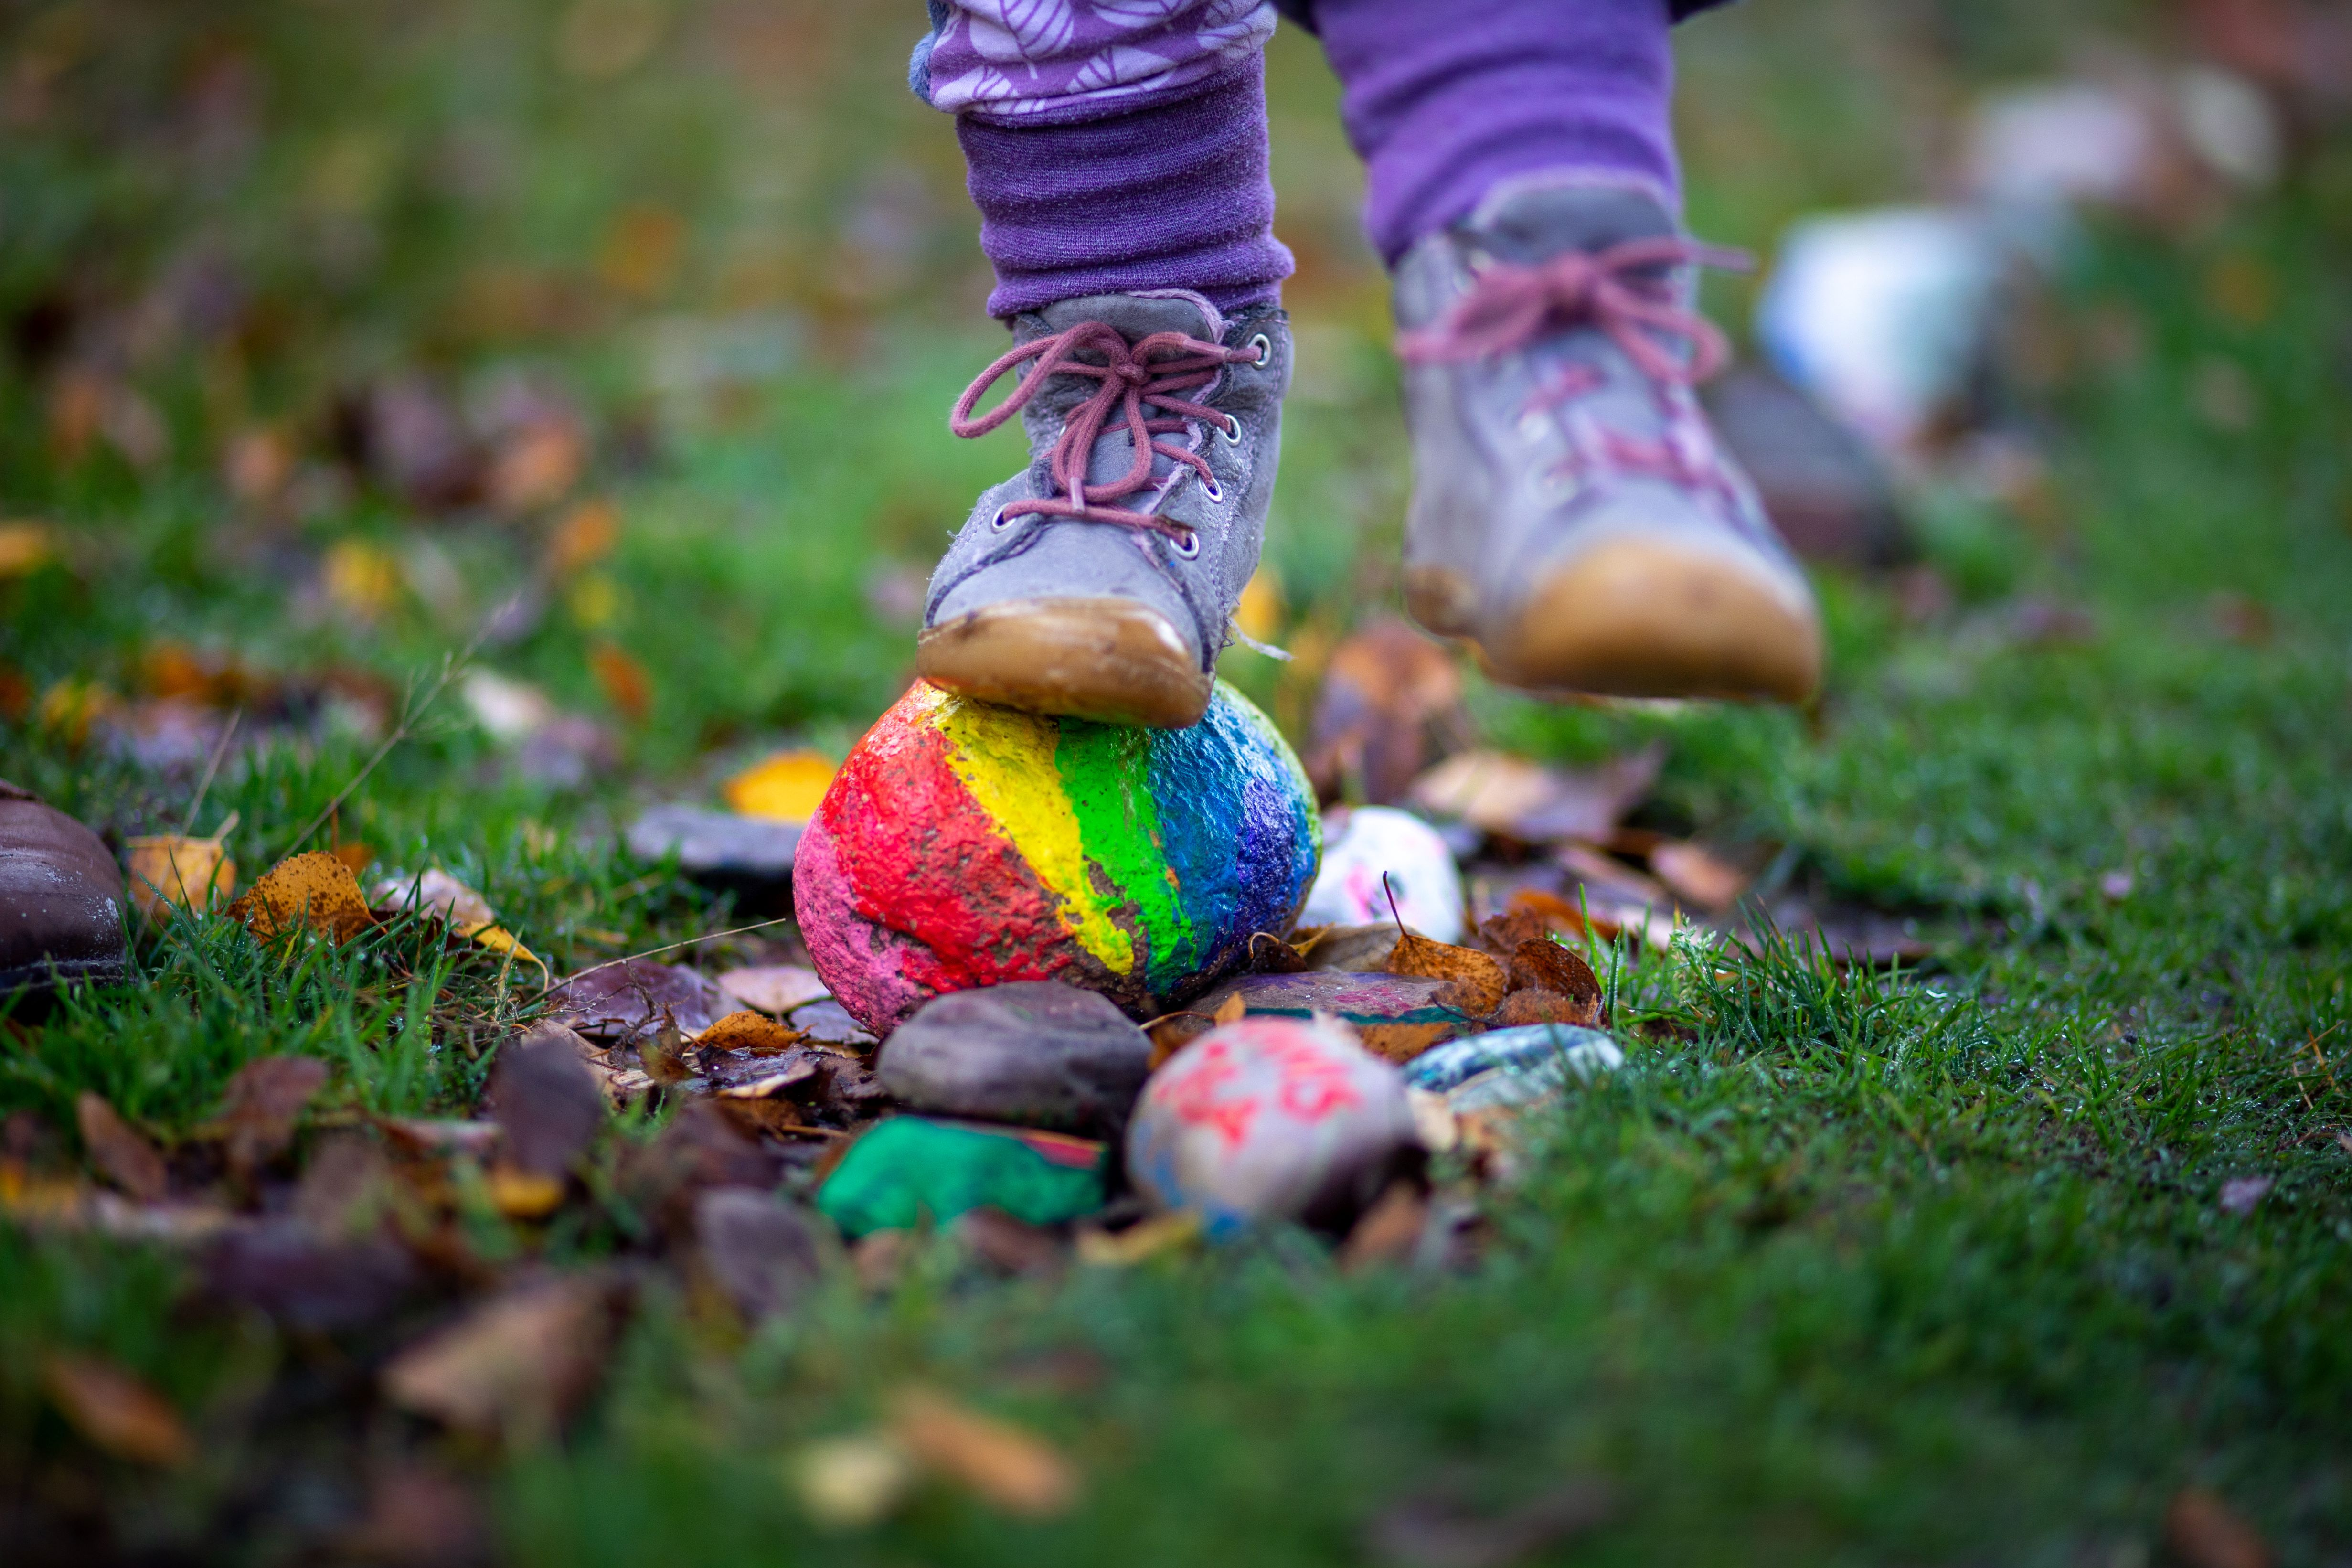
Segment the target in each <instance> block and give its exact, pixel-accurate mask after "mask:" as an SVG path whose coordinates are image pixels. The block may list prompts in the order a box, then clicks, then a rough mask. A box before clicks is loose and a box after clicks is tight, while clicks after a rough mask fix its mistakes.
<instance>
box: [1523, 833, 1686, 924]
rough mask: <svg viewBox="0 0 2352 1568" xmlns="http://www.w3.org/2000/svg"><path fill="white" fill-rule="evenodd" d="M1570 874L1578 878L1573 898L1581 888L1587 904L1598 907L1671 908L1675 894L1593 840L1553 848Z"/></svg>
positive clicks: (1572, 888)
mask: <svg viewBox="0 0 2352 1568" xmlns="http://www.w3.org/2000/svg"><path fill="white" fill-rule="evenodd" d="M1552 858H1554V859H1556V860H1558V861H1559V864H1560V866H1561V867H1562V868H1564V869H1565V870H1566V871H1567V872H1568V874H1569V875H1570V877H1573V878H1574V879H1576V881H1575V885H1574V886H1572V887H1571V888H1570V890H1569V895H1568V896H1569V900H1570V902H1574V901H1576V899H1577V896H1578V894H1579V893H1581V894H1582V897H1583V900H1584V902H1585V903H1586V904H1588V905H1590V906H1592V907H1595V908H1603V909H1607V908H1612V907H1616V908H1634V909H1652V910H1670V909H1672V908H1673V907H1674V902H1675V900H1674V895H1673V894H1671V893H1669V892H1667V891H1666V889H1665V887H1664V884H1663V883H1660V882H1658V881H1656V880H1655V879H1652V878H1649V877H1645V876H1643V874H1642V873H1641V872H1639V871H1636V870H1635V869H1633V867H1631V866H1628V865H1626V864H1625V863H1624V862H1623V861H1622V860H1620V859H1617V858H1614V857H1613V856H1610V855H1605V854H1603V853H1602V852H1601V851H1600V850H1598V849H1595V848H1593V847H1591V845H1589V844H1577V843H1570V844H1563V845H1561V846H1559V848H1558V849H1556V850H1555V851H1554V852H1553V857H1552Z"/></svg>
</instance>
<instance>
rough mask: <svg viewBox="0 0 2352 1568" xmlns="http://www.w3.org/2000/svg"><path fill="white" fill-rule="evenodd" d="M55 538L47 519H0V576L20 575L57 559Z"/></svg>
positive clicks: (34, 570)
mask: <svg viewBox="0 0 2352 1568" xmlns="http://www.w3.org/2000/svg"><path fill="white" fill-rule="evenodd" d="M57 553H58V546H57V537H56V535H54V534H53V533H51V532H50V531H49V525H48V524H47V523H46V522H33V521H25V520H19V521H15V522H0V578H8V577H22V576H24V575H26V574H28V573H31V572H36V571H38V570H39V569H40V568H42V567H43V566H46V565H47V564H48V563H50V562H51V561H54V560H55V559H57Z"/></svg>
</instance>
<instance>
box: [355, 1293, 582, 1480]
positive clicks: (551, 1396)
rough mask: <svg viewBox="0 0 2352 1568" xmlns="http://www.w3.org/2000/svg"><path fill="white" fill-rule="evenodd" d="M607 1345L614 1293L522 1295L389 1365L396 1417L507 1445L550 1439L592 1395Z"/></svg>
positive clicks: (471, 1316)
mask: <svg viewBox="0 0 2352 1568" xmlns="http://www.w3.org/2000/svg"><path fill="white" fill-rule="evenodd" d="M611 1337H612V1289H611V1286H610V1284H609V1282H608V1281H607V1280H606V1279H604V1277H603V1276H601V1275H595V1274H570V1275H563V1276H560V1277H558V1278H555V1279H546V1280H541V1281H539V1282H536V1283H533V1284H529V1285H524V1286H520V1287H518V1288H516V1289H511V1290H509V1291H508V1292H507V1293H506V1294H504V1295H501V1296H498V1297H495V1298H493V1299H492V1300H488V1301H487V1302H484V1303H483V1304H482V1305H480V1306H478V1307H476V1308H474V1309H473V1310H471V1311H469V1312H467V1314H466V1315H465V1316H464V1317H462V1318H460V1319H458V1320H457V1321H456V1322H454V1323H451V1324H449V1325H448V1326H447V1327H446V1328H443V1329H441V1330H439V1331H436V1332H435V1333H433V1334H430V1335H428V1336H427V1337H426V1338H425V1339H423V1340H421V1341H419V1342H416V1343H415V1344H413V1345H411V1346H409V1347H408V1348H407V1349H406V1350H404V1351H402V1352H400V1353H399V1354H398V1355H396V1356H394V1358H393V1360H392V1362H391V1363H390V1364H389V1365H387V1366H386V1367H385V1368H384V1370H383V1391H384V1395H385V1397H386V1398H388V1399H390V1400H391V1401H392V1403H393V1404H394V1405H398V1406H399V1407H400V1408H402V1409H404V1410H406V1411H409V1412H412V1413H413V1414H415V1415H426V1416H430V1417H432V1418H433V1419H435V1420H436V1421H440V1422H442V1423H444V1424H445V1425H446V1426H454V1427H457V1428H458V1429H460V1430H462V1431H467V1432H473V1433H477V1434H481V1435H485V1436H504V1437H506V1438H507V1439H508V1440H509V1442H530V1441H536V1440H540V1439H543V1438H546V1437H550V1436H553V1435H554V1433H555V1432H556V1430H557V1429H558V1428H559V1427H560V1426H562V1421H563V1418H564V1417H565V1416H566V1415H569V1414H570V1413H571V1412H572V1410H573V1409H574V1408H576V1407H577V1406H578V1405H579V1404H580V1402H581V1401H582V1400H583V1399H584V1398H585V1397H586V1396H587V1394H588V1393H589V1391H590V1390H591V1389H593V1387H594V1386H595V1384H596V1379H597V1377H598V1374H599V1373H601V1372H602V1370H603V1366H604V1349H605V1346H606V1344H607V1343H608V1342H610V1340H611Z"/></svg>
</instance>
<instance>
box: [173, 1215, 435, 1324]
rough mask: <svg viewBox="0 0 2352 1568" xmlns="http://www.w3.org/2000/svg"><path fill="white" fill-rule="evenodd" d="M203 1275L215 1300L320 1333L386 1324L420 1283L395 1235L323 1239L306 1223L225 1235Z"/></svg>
mask: <svg viewBox="0 0 2352 1568" xmlns="http://www.w3.org/2000/svg"><path fill="white" fill-rule="evenodd" d="M204 1277H205V1286H206V1288H207V1289H210V1291H211V1292H212V1294H213V1295H215V1296H216V1297H218V1298H220V1299H222V1300H227V1301H234V1302H237V1303H239V1304H242V1305H244V1306H248V1307H253V1308H257V1309H258V1310H261V1311H264V1312H267V1313H268V1314H269V1315H270V1316H271V1317H273V1318H275V1319H277V1320H278V1321H279V1322H280V1323H281V1324H284V1325H285V1326H286V1327H288V1328H291V1329H299V1330H303V1331H310V1332H314V1333H315V1332H332V1331H340V1330H344V1329H352V1328H358V1327H360V1326H362V1324H367V1323H373V1322H378V1321H382V1320H383V1319H384V1318H385V1317H387V1316H388V1315H390V1314H391V1313H392V1312H393V1311H394V1310H395V1309H396V1308H398V1307H399V1306H400V1305H401V1304H402V1302H404V1301H405V1300H407V1299H408V1297H409V1296H410V1294H411V1293H412V1292H413V1291H414V1290H415V1288H416V1286H417V1284H418V1282H419V1280H420V1278H421V1276H420V1273H419V1270H418V1268H417V1265H416V1261H415V1256H414V1255H413V1254H412V1253H411V1252H410V1251H409V1249H408V1248H407V1247H404V1246H402V1245H401V1244H400V1243H399V1242H397V1241H395V1240H394V1239H393V1238H392V1237H389V1236H385V1235H383V1234H381V1233H380V1232H379V1233H377V1234H373V1235H362V1236H349V1235H345V1236H334V1235H324V1234H321V1233H320V1231H319V1230H318V1229H316V1228H315V1227H313V1226H310V1225H309V1224H306V1223H304V1222H303V1221H301V1220H300V1219H266V1220H262V1221H259V1222H257V1223H256V1222H249V1221H248V1222H244V1223H240V1224H238V1225H236V1226H234V1227H231V1228H229V1229H227V1230H225V1231H224V1232H222V1233H221V1234H220V1235H219V1236H217V1237H215V1238H214V1240H213V1243H212V1245H211V1247H209V1248H208V1249H207V1250H206V1251H205V1255H204Z"/></svg>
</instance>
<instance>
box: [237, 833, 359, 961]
mask: <svg viewBox="0 0 2352 1568" xmlns="http://www.w3.org/2000/svg"><path fill="white" fill-rule="evenodd" d="M227 912H228V914H229V915H230V916H231V917H232V918H234V919H236V920H239V921H244V922H245V925H246V927H247V930H249V931H252V932H253V934H254V935H256V936H257V937H261V938H263V939H265V940H267V939H268V938H269V937H273V936H276V935H277V934H278V932H279V931H284V930H286V929H288V928H289V926H296V925H299V926H305V927H308V928H309V929H310V930H311V931H317V932H319V933H320V935H322V936H326V937H330V938H332V939H333V940H334V941H336V942H342V941H345V940H347V939H349V938H351V937H354V936H357V935H358V934H359V933H360V932H361V931H364V930H366V929H367V927H368V926H369V925H370V924H371V923H373V920H374V917H373V915H371V914H370V913H369V912H368V903H367V898H366V896H365V895H364V894H362V892H361V891H360V883H359V879H358V878H356V877H354V876H352V868H350V867H349V866H346V865H344V864H343V863H342V862H341V860H338V859H336V858H334V857H333V856H332V855H330V854H328V853H327V852H326V851H325V850H323V849H314V850H312V851H311V852H310V853H309V854H307V855H292V856H289V857H288V858H285V859H283V860H280V861H279V862H278V864H277V865H275V866H272V867H271V868H269V869H268V871H266V872H264V873H263V874H262V878H261V879H260V880H259V881H257V882H256V883H254V885H253V886H252V888H251V889H248V890H247V893H246V895H245V896H244V897H243V898H241V899H239V900H236V902H235V903H233V904H231V905H229V907H228V911H227Z"/></svg>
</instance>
